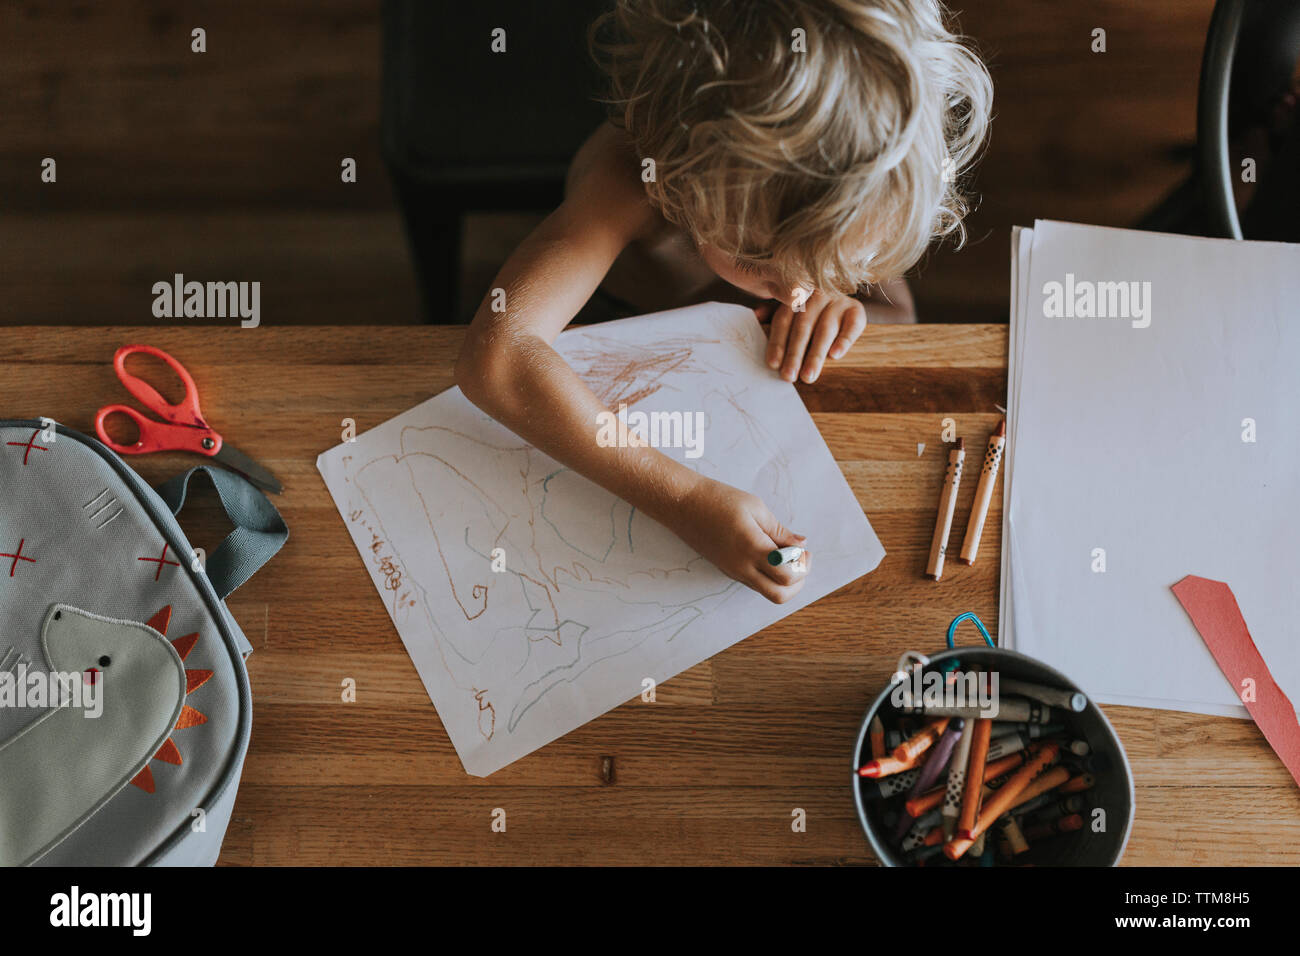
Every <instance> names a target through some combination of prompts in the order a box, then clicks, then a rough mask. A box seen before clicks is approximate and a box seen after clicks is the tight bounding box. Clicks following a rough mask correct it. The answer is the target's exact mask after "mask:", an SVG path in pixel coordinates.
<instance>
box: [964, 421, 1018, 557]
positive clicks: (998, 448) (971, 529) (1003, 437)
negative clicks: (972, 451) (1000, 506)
mask: <svg viewBox="0 0 1300 956" xmlns="http://www.w3.org/2000/svg"><path fill="white" fill-rule="evenodd" d="M1006 443H1007V423H1006V420H1005V419H1003V420H1002V421H1001V422H999V423H998V427H997V428H996V429H994V431H993V434H992V435H990V436H989V445H988V448H987V449H986V450H985V452H984V467H983V468H981V469H980V481H979V484H978V485H976V486H975V501H974V503H973V504H972V505H971V509H970V520H968V521H967V522H966V539H965V540H964V541H963V542H962V545H961V557H960V561H961V562H962V564H974V563H975V555H976V554H978V553H979V549H980V535H982V534H983V533H984V521H985V519H987V518H988V514H989V502H991V501H992V500H993V486H994V485H995V484H997V480H998V465H999V464H1000V463H1001V461H1002V448H1003V446H1004V445H1006Z"/></svg>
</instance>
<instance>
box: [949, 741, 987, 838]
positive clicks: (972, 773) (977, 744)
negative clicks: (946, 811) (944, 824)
mask: <svg viewBox="0 0 1300 956" xmlns="http://www.w3.org/2000/svg"><path fill="white" fill-rule="evenodd" d="M992 732H993V721H991V720H986V719H984V718H982V717H981V718H980V719H978V720H976V721H975V729H974V730H973V731H972V732H971V733H972V734H973V738H972V740H971V744H970V766H969V767H967V769H966V792H965V793H964V794H963V795H962V803H961V816H960V817H959V818H958V822H957V828H958V829H959V830H969V829H971V828H972V827H974V826H975V820H976V818H977V814H978V812H979V805H980V787H981V785H982V784H983V783H984V764H985V763H986V762H987V760H988V755H989V735H990V734H991V733H992ZM954 859H955V857H954Z"/></svg>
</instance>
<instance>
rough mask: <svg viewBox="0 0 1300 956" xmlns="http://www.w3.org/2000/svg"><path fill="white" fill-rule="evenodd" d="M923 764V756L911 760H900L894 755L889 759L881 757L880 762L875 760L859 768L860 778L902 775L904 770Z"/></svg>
mask: <svg viewBox="0 0 1300 956" xmlns="http://www.w3.org/2000/svg"><path fill="white" fill-rule="evenodd" d="M920 762H921V755H920V754H918V755H917V756H915V757H913V758H912V759H911V760H899V759H898V758H897V757H895V756H893V755H892V754H891V755H890V756H888V757H881V758H880V759H879V760H873V761H871V762H870V763H866V764H863V765H862V766H861V767H859V768H858V776H860V777H870V778H872V779H875V778H876V777H888V776H890V775H892V774H896V773H902V772H903V771H904V770H911V769H912V768H913V767H915V766H917V765H918V764H919V763H920Z"/></svg>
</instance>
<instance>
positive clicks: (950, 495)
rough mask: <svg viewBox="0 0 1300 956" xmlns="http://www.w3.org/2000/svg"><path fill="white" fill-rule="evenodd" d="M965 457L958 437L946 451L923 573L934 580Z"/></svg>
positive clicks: (939, 572) (940, 566)
mask: <svg viewBox="0 0 1300 956" xmlns="http://www.w3.org/2000/svg"><path fill="white" fill-rule="evenodd" d="M965 458H966V441H965V439H962V438H958V439H957V444H956V446H955V447H954V448H953V449H952V450H951V451H949V452H948V468H947V470H946V471H945V472H944V475H943V490H942V491H941V492H940V493H939V515H938V518H937V519H936V520H935V523H934V537H933V538H931V539H930V560H929V563H928V564H926V566H925V573H926V574H927V575H928V576H929V577H932V578H934V579H935V580H936V581H938V580H939V578H941V577H943V558H944V555H945V554H947V552H948V534H949V532H951V531H952V518H953V514H954V513H955V512H956V510H957V489H958V488H960V487H961V467H962V461H964V460H965Z"/></svg>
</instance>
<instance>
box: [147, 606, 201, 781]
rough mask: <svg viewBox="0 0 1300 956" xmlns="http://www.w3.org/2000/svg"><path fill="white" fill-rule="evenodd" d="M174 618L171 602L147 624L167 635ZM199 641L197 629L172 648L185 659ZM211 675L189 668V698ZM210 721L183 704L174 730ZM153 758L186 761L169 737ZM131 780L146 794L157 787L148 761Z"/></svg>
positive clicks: (187, 675)
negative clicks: (168, 627)
mask: <svg viewBox="0 0 1300 956" xmlns="http://www.w3.org/2000/svg"><path fill="white" fill-rule="evenodd" d="M171 617H172V607H171V605H170V604H169V605H167V606H166V607H165V608H163V609H162V610H161V611H159V612H158V613H157V614H155V615H154V616H153V617H151V618H149V620H148V621H146V622H145V624H146V625H147V626H148V627H152V628H153V629H154V630H155V631H157V632H158V633H159V634H162V635H164V636H165V635H166V634H167V625H168V624H170V623H171ZM198 640H199V635H198V633H197V632H196V633H194V634H186V635H185V636H184V637H178V638H176V640H174V641H172V647H174V648H176V653H177V654H179V655H180V657H181V660H182V661H183V660H185V658H187V657H189V655H190V651H192V650H194V645H195V644H197V643H198ZM211 677H212V671H208V670H186V671H185V695H186V699H188V698H189V695H190V694H192V693H193V692H194V691H196V690H198V689H199V688H200V687H202V686H203V685H204V684H206V683H207V682H208V680H209V678H211ZM207 720H208V718H207V716H206V715H205V714H203V713H201V712H199V711H197V710H195V709H194V708H193V707H191V706H190V705H189V704H185V705H184V706H182V707H181V716H180V719H179V720H177V721H176V727H175V728H174V729H175V730H184V729H185V728H187V727H196V726H198V725H199V724H204V723H207ZM153 759H154V760H161V761H163V762H164V763H169V764H174V765H176V766H180V764H181V763H183V761H182V759H181V752H180V748H179V747H177V746H176V742H175V741H174V740H173V739H172V738H171V737H168V738H167V740H166V741H164V742H163V745H162V746H161V747H159V748H158V752H157V753H156V754H154V756H153ZM131 782H132V783H133V784H135V785H136V786H137V787H139V788H140V789H141V790H144V791H145V792H146V793H153V792H154V790H155V789H156V786H155V783H154V777H153V771H152V770H151V769H150V768H149V765H148V764H145V767H144V769H143V770H141V771H140V772H139V773H138V774H136V775H135V777H134V778H132V780H131Z"/></svg>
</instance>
